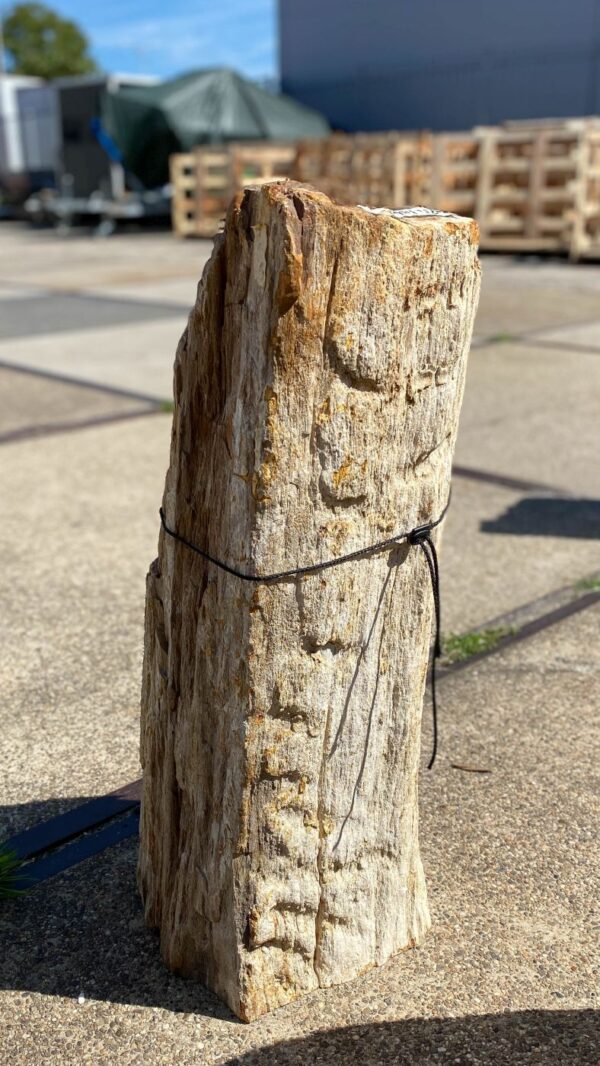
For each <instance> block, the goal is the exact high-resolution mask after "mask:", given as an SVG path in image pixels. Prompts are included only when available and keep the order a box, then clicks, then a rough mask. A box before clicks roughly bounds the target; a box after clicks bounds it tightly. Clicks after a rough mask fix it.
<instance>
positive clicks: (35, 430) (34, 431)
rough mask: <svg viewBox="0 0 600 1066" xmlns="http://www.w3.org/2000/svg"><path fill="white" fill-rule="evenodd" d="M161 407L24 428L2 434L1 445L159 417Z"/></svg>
mask: <svg viewBox="0 0 600 1066" xmlns="http://www.w3.org/2000/svg"><path fill="white" fill-rule="evenodd" d="M160 413H161V409H160V407H145V408H144V409H143V410H142V411H120V412H119V413H118V414H111V415H96V416H94V417H92V418H82V419H76V420H74V421H73V422H54V423H48V424H47V425H39V426H24V427H23V428H22V429H13V430H9V431H8V433H0V444H15V443H18V442H19V441H23V440H37V438H38V437H52V436H54V434H56V433H73V432H74V431H75V430H79V429H93V428H94V427H95V426H106V425H113V423H115V422H127V421H129V420H130V419H132V418H145V417H146V416H147V415H158V414H160Z"/></svg>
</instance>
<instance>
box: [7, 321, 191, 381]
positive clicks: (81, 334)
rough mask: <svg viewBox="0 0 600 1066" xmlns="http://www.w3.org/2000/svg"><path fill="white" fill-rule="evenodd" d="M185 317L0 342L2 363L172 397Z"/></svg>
mask: <svg viewBox="0 0 600 1066" xmlns="http://www.w3.org/2000/svg"><path fill="white" fill-rule="evenodd" d="M186 320H187V313H186V312H185V311H184V310H183V309H182V310H180V311H178V313H177V314H169V315H168V317H166V318H164V319H158V320H155V321H151V322H146V321H144V322H139V321H138V322H132V323H129V324H127V325H121V326H112V327H105V328H104V329H96V330H73V331H71V332H67V333H60V334H47V335H42V336H37V337H20V338H18V339H16V340H10V341H7V340H4V341H0V362H2V363H4V364H5V365H9V366H15V367H27V368H33V369H37V370H42V371H45V372H47V373H53V374H58V375H66V376H67V377H70V378H75V379H77V380H79V381H82V382H89V383H91V384H95V385H104V386H108V387H111V388H119V389H126V390H130V391H132V392H135V393H138V394H140V395H142V396H146V397H152V398H154V399H156V400H170V399H171V398H172V395H173V363H174V360H175V351H176V349H177V344H178V342H179V338H180V337H181V334H182V333H183V330H184V329H185V325H186Z"/></svg>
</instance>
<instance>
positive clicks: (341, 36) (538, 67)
mask: <svg viewBox="0 0 600 1066" xmlns="http://www.w3.org/2000/svg"><path fill="white" fill-rule="evenodd" d="M279 23H280V61H281V81H282V90H283V91H284V92H286V93H290V94H291V95H292V96H295V97H296V98H297V99H298V100H300V101H302V103H305V104H308V105H309V106H310V107H315V108H317V109H318V110H320V111H322V112H323V113H324V114H325V115H326V117H327V118H328V119H329V121H330V122H331V123H332V125H333V126H335V127H339V128H341V129H347V130H377V129H393V128H404V129H418V128H428V129H433V130H435V129H448V130H451V129H465V128H468V127H469V126H473V125H477V124H479V123H483V124H485V123H496V122H501V121H503V120H504V119H509V118H515V119H518V118H544V117H551V116H552V117H561V116H570V115H586V114H593V113H600V0H279Z"/></svg>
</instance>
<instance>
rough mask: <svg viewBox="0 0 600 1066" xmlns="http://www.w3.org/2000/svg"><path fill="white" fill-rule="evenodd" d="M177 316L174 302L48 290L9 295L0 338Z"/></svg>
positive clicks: (3, 310) (94, 327)
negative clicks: (38, 292) (43, 292)
mask: <svg viewBox="0 0 600 1066" xmlns="http://www.w3.org/2000/svg"><path fill="white" fill-rule="evenodd" d="M174 316H175V317H177V318H179V317H180V316H181V311H180V309H179V307H178V306H177V305H175V306H173V305H172V304H170V303H158V302H157V301H150V300H149V301H141V300H126V299H114V298H112V297H104V296H99V295H97V294H96V293H94V294H93V295H85V294H81V293H75V294H72V293H68V294H67V293H51V294H49V295H44V296H40V295H38V296H34V297H30V296H27V297H24V296H21V297H20V298H19V299H13V300H11V301H10V302H9V303H6V304H4V305H2V314H1V315H0V341H2V340H8V339H9V338H15V337H33V336H46V335H47V334H52V333H64V332H66V331H73V330H82V329H89V330H97V329H102V328H103V327H106V326H118V325H121V324H128V323H130V322H144V323H145V322H151V321H156V320H157V319H160V318H172V317H174Z"/></svg>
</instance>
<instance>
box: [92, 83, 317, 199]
mask: <svg viewBox="0 0 600 1066" xmlns="http://www.w3.org/2000/svg"><path fill="white" fill-rule="evenodd" d="M102 125H103V127H104V129H105V130H106V132H107V133H108V134H109V135H110V137H112V138H113V140H114V141H115V142H116V144H117V146H118V147H119V149H120V150H121V152H122V155H123V162H124V164H125V166H126V167H127V169H128V170H130V171H132V173H134V174H135V175H136V177H138V178H139V179H140V181H142V182H143V183H144V185H145V186H146V188H153V187H156V186H158V185H162V184H164V182H166V181H168V176H169V173H168V170H169V168H168V160H169V156H170V155H171V154H172V153H173V152H188V151H190V149H192V148H194V147H195V145H198V144H211V143H212V144H214V143H219V142H223V141H244V140H273V141H276V140H283V141H291V140H295V139H296V138H299V137H320V136H325V135H326V134H327V133H328V132H329V126H328V123H327V121H326V120H325V119H324V118H323V117H322V116H321V115H319V114H318V113H317V112H316V111H311V110H310V109H309V108H307V107H304V106H303V105H302V104H298V103H296V101H295V100H292V99H291V98H290V97H289V96H276V95H274V94H273V93H270V92H267V91H266V90H265V89H261V88H260V87H259V86H258V85H255V84H254V83H253V82H251V81H247V80H246V79H245V78H242V77H240V75H239V74H235V73H234V72H233V71H231V70H222V69H218V70H200V71H195V72H193V73H191V74H183V75H182V76H181V77H179V78H174V79H173V80H172V81H165V82H161V83H160V84H158V85H149V86H127V87H122V88H119V89H117V90H115V91H107V92H105V93H104V96H103V101H102Z"/></svg>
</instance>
